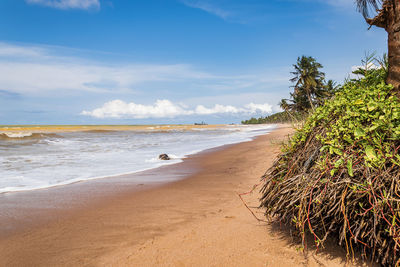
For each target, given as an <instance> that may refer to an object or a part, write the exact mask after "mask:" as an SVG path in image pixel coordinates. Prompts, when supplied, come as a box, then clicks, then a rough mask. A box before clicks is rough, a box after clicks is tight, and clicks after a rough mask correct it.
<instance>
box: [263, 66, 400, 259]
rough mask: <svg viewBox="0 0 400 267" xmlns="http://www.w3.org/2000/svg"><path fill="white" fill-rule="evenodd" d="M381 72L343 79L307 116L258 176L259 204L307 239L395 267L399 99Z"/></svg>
mask: <svg viewBox="0 0 400 267" xmlns="http://www.w3.org/2000/svg"><path fill="white" fill-rule="evenodd" d="M385 75H386V72H385V69H384V68H380V69H373V70H371V71H368V72H366V73H365V77H363V78H362V79H361V80H350V81H348V82H347V83H346V84H345V85H344V86H343V88H342V89H341V90H340V91H338V92H337V93H336V94H335V96H334V97H333V98H332V99H331V100H328V101H326V102H325V104H324V105H323V106H321V107H318V108H317V109H316V110H315V112H314V113H313V114H312V115H310V116H309V117H308V119H307V120H306V122H305V124H304V127H303V128H302V129H299V130H298V131H297V132H296V133H295V134H294V136H293V137H292V138H291V140H290V141H289V143H288V144H287V145H286V146H285V147H284V148H283V153H282V154H281V155H280V157H279V158H278V160H277V161H276V163H275V164H274V165H273V167H272V168H271V169H270V170H269V171H268V172H267V173H266V175H265V176H264V179H265V184H264V187H263V189H262V193H263V197H262V199H261V206H263V207H265V208H266V214H267V215H270V216H271V215H276V216H279V217H280V218H281V219H282V220H283V221H285V222H286V223H288V224H292V225H294V226H296V227H297V229H298V230H299V236H301V238H302V240H303V244H305V242H304V241H305V238H306V235H307V233H309V234H311V235H312V236H313V237H314V241H315V244H316V246H317V247H319V246H323V243H324V241H325V240H326V238H327V237H328V236H329V235H331V236H333V237H336V238H337V240H338V242H339V244H341V245H343V246H344V247H345V248H346V249H347V251H348V255H349V256H350V255H351V254H353V255H354V249H356V250H358V251H361V253H362V254H363V255H364V256H365V257H367V255H368V256H370V257H373V258H375V260H377V261H379V262H380V263H381V264H383V265H395V264H398V263H400V260H399V255H398V250H399V248H400V154H399V152H398V150H399V149H400V100H399V99H398V98H397V97H396V96H395V94H394V90H393V87H392V86H391V85H386V84H385V82H384V78H385Z"/></svg>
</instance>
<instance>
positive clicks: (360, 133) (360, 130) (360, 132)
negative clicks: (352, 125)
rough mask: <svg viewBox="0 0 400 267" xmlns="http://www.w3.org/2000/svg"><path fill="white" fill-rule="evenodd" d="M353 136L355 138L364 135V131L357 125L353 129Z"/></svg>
mask: <svg viewBox="0 0 400 267" xmlns="http://www.w3.org/2000/svg"><path fill="white" fill-rule="evenodd" d="M354 136H355V137H356V138H360V137H365V132H364V130H363V129H361V128H359V127H357V128H356V129H355V131H354Z"/></svg>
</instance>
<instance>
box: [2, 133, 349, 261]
mask: <svg viewBox="0 0 400 267" xmlns="http://www.w3.org/2000/svg"><path fill="white" fill-rule="evenodd" d="M292 132H293V130H292V129H291V128H290V127H281V128H280V129H278V130H276V131H273V132H272V133H271V134H268V135H265V136H260V137H257V138H256V139H255V140H253V141H251V142H245V143H240V144H236V145H230V146H226V147H224V148H223V149H219V150H217V151H212V152H206V153H200V154H198V155H194V156H192V157H190V158H189V159H187V160H186V161H185V162H184V163H182V165H183V166H185V164H186V165H189V166H191V165H192V166H193V165H196V168H199V171H198V172H197V173H195V174H194V175H191V176H190V177H188V178H187V179H184V180H181V181H178V182H173V183H169V184H166V185H163V186H159V187H155V188H151V189H147V190H143V191H139V192H137V191H135V190H132V191H131V192H129V190H127V192H124V193H119V194H115V196H113V197H108V198H107V200H104V201H99V202H96V203H95V204H92V205H88V206H87V207H86V208H84V209H82V208H81V209H77V210H76V211H75V212H69V213H68V216H65V218H62V219H59V220H55V221H52V222H48V223H46V224H43V225H41V226H37V227H31V228H29V229H25V230H24V231H22V230H21V231H19V232H18V233H14V234H13V235H11V236H7V237H5V238H2V239H0V266H341V265H345V259H346V257H345V253H344V251H343V250H342V249H341V248H338V247H335V246H332V247H330V248H329V249H327V250H325V251H322V252H320V253H318V254H317V255H315V253H312V252H309V253H307V254H304V253H302V252H300V251H298V249H296V248H297V247H299V244H297V243H293V242H292V239H291V237H290V234H289V232H288V230H286V229H285V227H283V226H282V227H279V225H277V224H276V223H262V222H258V221H257V220H256V219H255V218H254V217H253V216H252V215H251V214H250V212H249V211H248V210H247V209H246V208H245V206H244V205H243V203H242V202H241V200H240V198H239V197H238V195H237V193H241V192H246V191H248V190H249V189H251V188H252V186H253V185H254V184H256V183H258V182H259V179H260V177H261V176H262V175H263V173H264V172H265V170H266V169H267V168H268V167H269V166H270V165H271V164H272V162H273V160H274V158H275V157H276V155H277V154H278V153H279V143H280V142H281V141H282V140H283V139H285V138H286V137H287V135H288V134H290V133H292ZM160 175H162V173H160ZM244 199H245V201H246V202H247V203H248V204H249V206H258V200H257V199H258V191H257V190H256V192H255V193H253V194H251V195H247V196H245V197H244ZM255 211H256V212H257V213H256V214H257V215H258V216H259V217H262V214H261V211H260V210H258V211H257V210H255ZM347 266H349V265H347Z"/></svg>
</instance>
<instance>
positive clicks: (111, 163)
mask: <svg viewBox="0 0 400 267" xmlns="http://www.w3.org/2000/svg"><path fill="white" fill-rule="evenodd" d="M274 127H275V126H273V125H253V126H249V125H226V126H224V127H216V128H212V127H207V128H206V127H199V128H190V129H189V130H182V129H174V128H173V127H171V129H170V130H165V127H164V129H163V130H157V128H156V127H147V130H140V131H108V130H107V131H101V130H100V131H99V130H96V131H74V132H57V133H49V132H46V133H40V132H35V133H32V132H2V133H0V193H4V192H11V191H24V190H34V189H40V188H47V187H52V186H57V185H65V184H69V183H74V182H77V181H84V180H90V179H98V178H104V177H110V176H116V175H121V174H128V173H135V172H140V171H144V170H148V169H152V168H157V167H159V166H162V165H166V164H174V163H178V162H180V161H182V159H183V158H185V157H186V156H188V155H190V154H194V153H197V152H200V151H203V150H206V149H210V148H214V147H218V146H222V145H226V144H233V143H238V142H243V141H248V140H251V139H252V138H253V137H255V136H257V135H261V134H266V133H268V132H269V131H271V130H272V129H273V128H274ZM163 153H166V154H168V155H169V156H170V157H171V158H172V159H171V160H169V161H162V160H159V159H158V155H159V154H163ZM139 177H140V176H139ZM135 179H140V178H137V176H136V178H135ZM146 179H149V178H148V177H146ZM151 179H152V181H151V182H155V179H158V181H162V177H152V178H151ZM137 182H141V183H146V182H148V181H146V180H141V181H139V180H138V181H137Z"/></svg>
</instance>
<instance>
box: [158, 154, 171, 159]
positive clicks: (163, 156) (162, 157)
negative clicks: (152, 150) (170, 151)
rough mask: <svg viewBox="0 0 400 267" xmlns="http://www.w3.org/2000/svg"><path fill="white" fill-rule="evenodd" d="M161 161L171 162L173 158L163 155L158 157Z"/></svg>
mask: <svg viewBox="0 0 400 267" xmlns="http://www.w3.org/2000/svg"><path fill="white" fill-rule="evenodd" d="M158 158H159V159H161V160H170V159H171V158H170V157H169V156H168V155H167V154H161V155H160V156H158Z"/></svg>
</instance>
